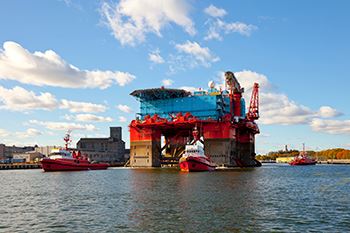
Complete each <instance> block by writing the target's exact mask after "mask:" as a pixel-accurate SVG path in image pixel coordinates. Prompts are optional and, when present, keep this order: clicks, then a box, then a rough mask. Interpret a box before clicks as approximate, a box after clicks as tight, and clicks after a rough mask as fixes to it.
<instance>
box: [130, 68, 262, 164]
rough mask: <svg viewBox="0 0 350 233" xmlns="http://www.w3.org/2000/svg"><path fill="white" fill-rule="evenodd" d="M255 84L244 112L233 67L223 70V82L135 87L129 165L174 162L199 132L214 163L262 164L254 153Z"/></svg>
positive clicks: (256, 86)
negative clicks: (202, 85)
mask: <svg viewBox="0 0 350 233" xmlns="http://www.w3.org/2000/svg"><path fill="white" fill-rule="evenodd" d="M258 91H259V85H258V84H257V83H254V86H253V90H252V96H251V100H250V105H249V107H248V112H247V113H246V106H245V101H244V99H243V98H242V93H243V92H244V88H242V87H241V86H240V84H239V82H238V81H237V79H236V77H235V75H234V73H232V72H230V71H228V72H226V73H225V87H224V88H221V89H217V88H215V84H214V83H213V82H210V83H209V89H208V90H201V89H199V90H197V91H194V92H193V93H192V92H189V91H186V90H183V89H169V88H164V87H161V88H153V89H142V90H135V91H133V92H132V93H131V94H130V95H132V96H134V97H136V98H137V100H138V101H140V112H139V113H137V116H136V119H135V120H132V121H131V123H130V125H129V129H130V166H131V167H160V166H162V165H169V164H177V162H178V159H179V158H180V157H181V155H182V153H183V152H184V149H185V146H186V145H187V144H189V143H191V141H193V134H192V132H193V130H194V129H195V130H197V131H198V132H199V135H200V138H201V141H202V143H203V144H204V151H205V154H206V155H207V156H208V157H210V158H211V160H212V161H213V162H215V163H216V164H217V165H218V166H222V167H236V166H237V167H254V166H261V164H260V162H258V161H257V160H256V159H255V134H258V133H259V128H258V125H257V124H256V122H255V120H257V119H258V118H259V94H258V93H259V92H258Z"/></svg>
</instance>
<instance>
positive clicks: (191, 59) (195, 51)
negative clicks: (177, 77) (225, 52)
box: [173, 41, 220, 67]
mask: <svg viewBox="0 0 350 233" xmlns="http://www.w3.org/2000/svg"><path fill="white" fill-rule="evenodd" d="M175 48H176V50H177V51H178V52H179V53H180V54H185V55H186V56H187V57H181V56H180V57H177V58H176V59H173V60H177V61H178V62H180V61H181V62H182V63H183V65H185V66H190V67H196V66H198V65H202V66H204V67H210V65H211V63H214V62H217V61H219V60H220V58H219V57H217V56H215V55H214V54H213V53H212V52H211V51H210V49H209V48H208V47H202V46H200V44H198V43H197V42H191V41H186V42H185V43H183V44H176V45H175ZM175 65H176V64H175Z"/></svg>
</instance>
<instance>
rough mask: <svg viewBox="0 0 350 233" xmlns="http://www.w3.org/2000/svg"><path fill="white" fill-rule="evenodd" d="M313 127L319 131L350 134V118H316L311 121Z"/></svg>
mask: <svg viewBox="0 0 350 233" xmlns="http://www.w3.org/2000/svg"><path fill="white" fill-rule="evenodd" d="M310 125H311V128H312V129H313V130H314V131H317V132H323V133H329V134H350V120H325V119H319V118H315V119H313V120H312V121H311V124H310Z"/></svg>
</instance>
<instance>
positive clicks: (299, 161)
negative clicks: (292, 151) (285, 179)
mask: <svg viewBox="0 0 350 233" xmlns="http://www.w3.org/2000/svg"><path fill="white" fill-rule="evenodd" d="M316 163H317V161H316V160H315V159H311V158H309V157H308V156H307V154H306V151H305V144H304V143H303V151H302V152H301V153H300V154H299V155H298V156H295V158H294V159H293V160H292V161H290V162H289V164H290V165H293V166H296V165H315V164H316Z"/></svg>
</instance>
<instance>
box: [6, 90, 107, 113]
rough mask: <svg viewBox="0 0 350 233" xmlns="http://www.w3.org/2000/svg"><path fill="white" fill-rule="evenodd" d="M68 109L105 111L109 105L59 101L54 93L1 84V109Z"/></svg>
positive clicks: (74, 110) (75, 110) (73, 110)
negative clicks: (7, 86) (36, 91)
mask: <svg viewBox="0 0 350 233" xmlns="http://www.w3.org/2000/svg"><path fill="white" fill-rule="evenodd" d="M57 108H60V109H67V110H68V111H70V112H74V113H76V112H85V113H88V112H104V111H106V109H107V107H106V106H104V105H101V104H93V103H88V102H76V101H69V100H66V99H62V100H60V101H58V100H57V99H56V97H55V96H54V95H52V94H51V93H48V92H45V93H40V94H36V93H34V92H33V91H29V90H26V89H24V88H22V87H18V86H16V87H14V88H12V89H6V88H4V87H2V86H0V109H7V110H11V111H22V112H25V111H30V110H55V109H57Z"/></svg>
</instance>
